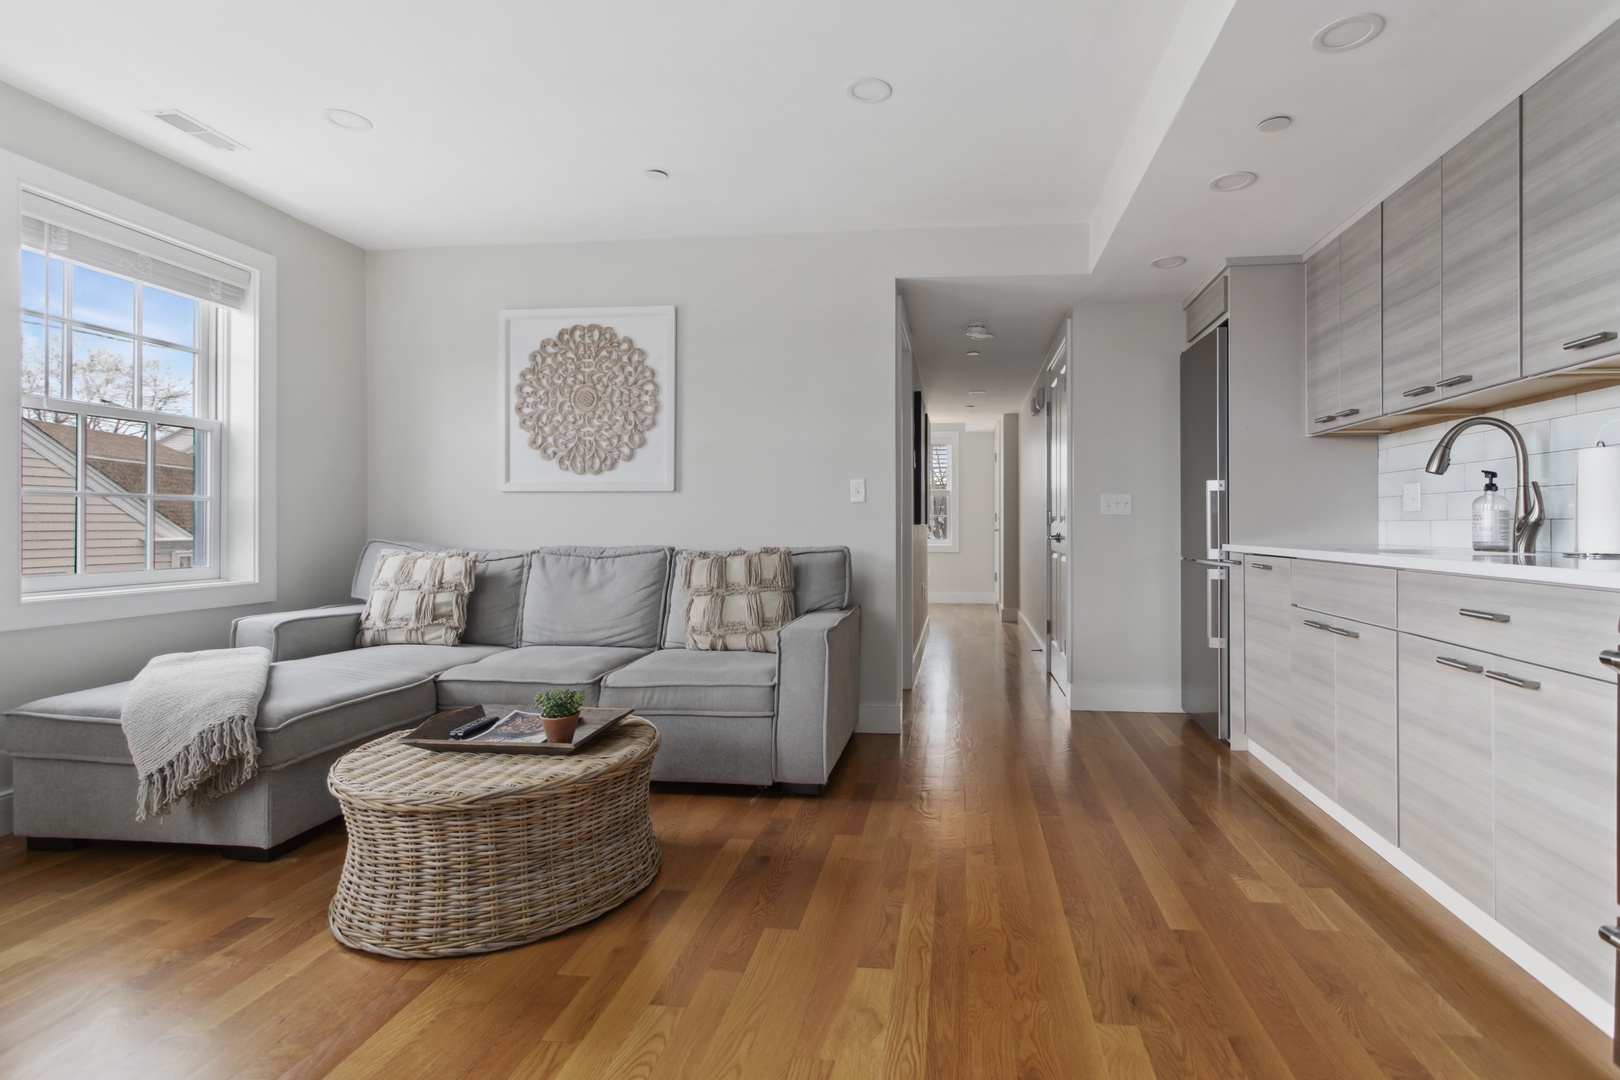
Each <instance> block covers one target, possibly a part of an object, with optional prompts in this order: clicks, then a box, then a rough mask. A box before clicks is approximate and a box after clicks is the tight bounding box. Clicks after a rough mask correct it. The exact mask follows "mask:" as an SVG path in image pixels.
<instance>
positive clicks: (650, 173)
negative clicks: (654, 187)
mask: <svg viewBox="0 0 1620 1080" xmlns="http://www.w3.org/2000/svg"><path fill="white" fill-rule="evenodd" d="M641 175H642V176H645V177H646V178H647V179H649V180H668V179H669V173H667V172H665V171H664V170H663V169H648V170H647V171H646V172H644V173H642V174H641Z"/></svg>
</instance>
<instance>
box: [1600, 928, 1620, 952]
mask: <svg viewBox="0 0 1620 1080" xmlns="http://www.w3.org/2000/svg"><path fill="white" fill-rule="evenodd" d="M1598 937H1600V938H1602V939H1603V940H1604V941H1607V942H1608V943H1609V944H1610V945H1613V946H1614V947H1615V948H1617V949H1620V926H1600V927H1598Z"/></svg>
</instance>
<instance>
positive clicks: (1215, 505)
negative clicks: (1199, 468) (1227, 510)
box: [1204, 480, 1226, 559]
mask: <svg viewBox="0 0 1620 1080" xmlns="http://www.w3.org/2000/svg"><path fill="white" fill-rule="evenodd" d="M1225 490H1226V481H1225V480H1205V481H1204V547H1205V548H1207V549H1208V553H1209V557H1210V558H1211V559H1218V558H1220V557H1221V526H1220V517H1221V510H1220V505H1221V500H1220V494H1221V492H1223V491H1225Z"/></svg>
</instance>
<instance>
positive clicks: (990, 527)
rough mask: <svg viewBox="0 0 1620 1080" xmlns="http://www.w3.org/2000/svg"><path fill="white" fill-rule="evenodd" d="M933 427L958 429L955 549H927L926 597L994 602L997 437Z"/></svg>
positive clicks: (944, 601)
mask: <svg viewBox="0 0 1620 1080" xmlns="http://www.w3.org/2000/svg"><path fill="white" fill-rule="evenodd" d="M934 430H935V431H936V432H938V431H950V430H955V431H958V432H960V435H959V438H960V440H961V441H960V443H958V448H959V449H958V458H957V468H956V484H957V488H956V524H957V539H958V541H959V547H960V549H961V550H959V551H930V552H929V553H928V602H929V603H931V604H993V603H995V602H996V579H995V570H996V539H995V525H994V521H993V519H992V515H993V514H994V513H995V491H996V464H995V454H996V436H995V433H994V432H990V431H966V430H963V426H962V425H960V424H936V425H935V426H934Z"/></svg>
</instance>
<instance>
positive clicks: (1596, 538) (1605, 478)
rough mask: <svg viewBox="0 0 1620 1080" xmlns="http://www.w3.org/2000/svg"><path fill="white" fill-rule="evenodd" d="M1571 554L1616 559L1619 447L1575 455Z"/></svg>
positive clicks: (1591, 449)
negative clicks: (1573, 545)
mask: <svg viewBox="0 0 1620 1080" xmlns="http://www.w3.org/2000/svg"><path fill="white" fill-rule="evenodd" d="M1575 550H1576V551H1579V552H1582V553H1584V554H1588V555H1620V446H1589V447H1587V448H1586V449H1584V450H1581V451H1579V452H1578V453H1576V455H1575Z"/></svg>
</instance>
